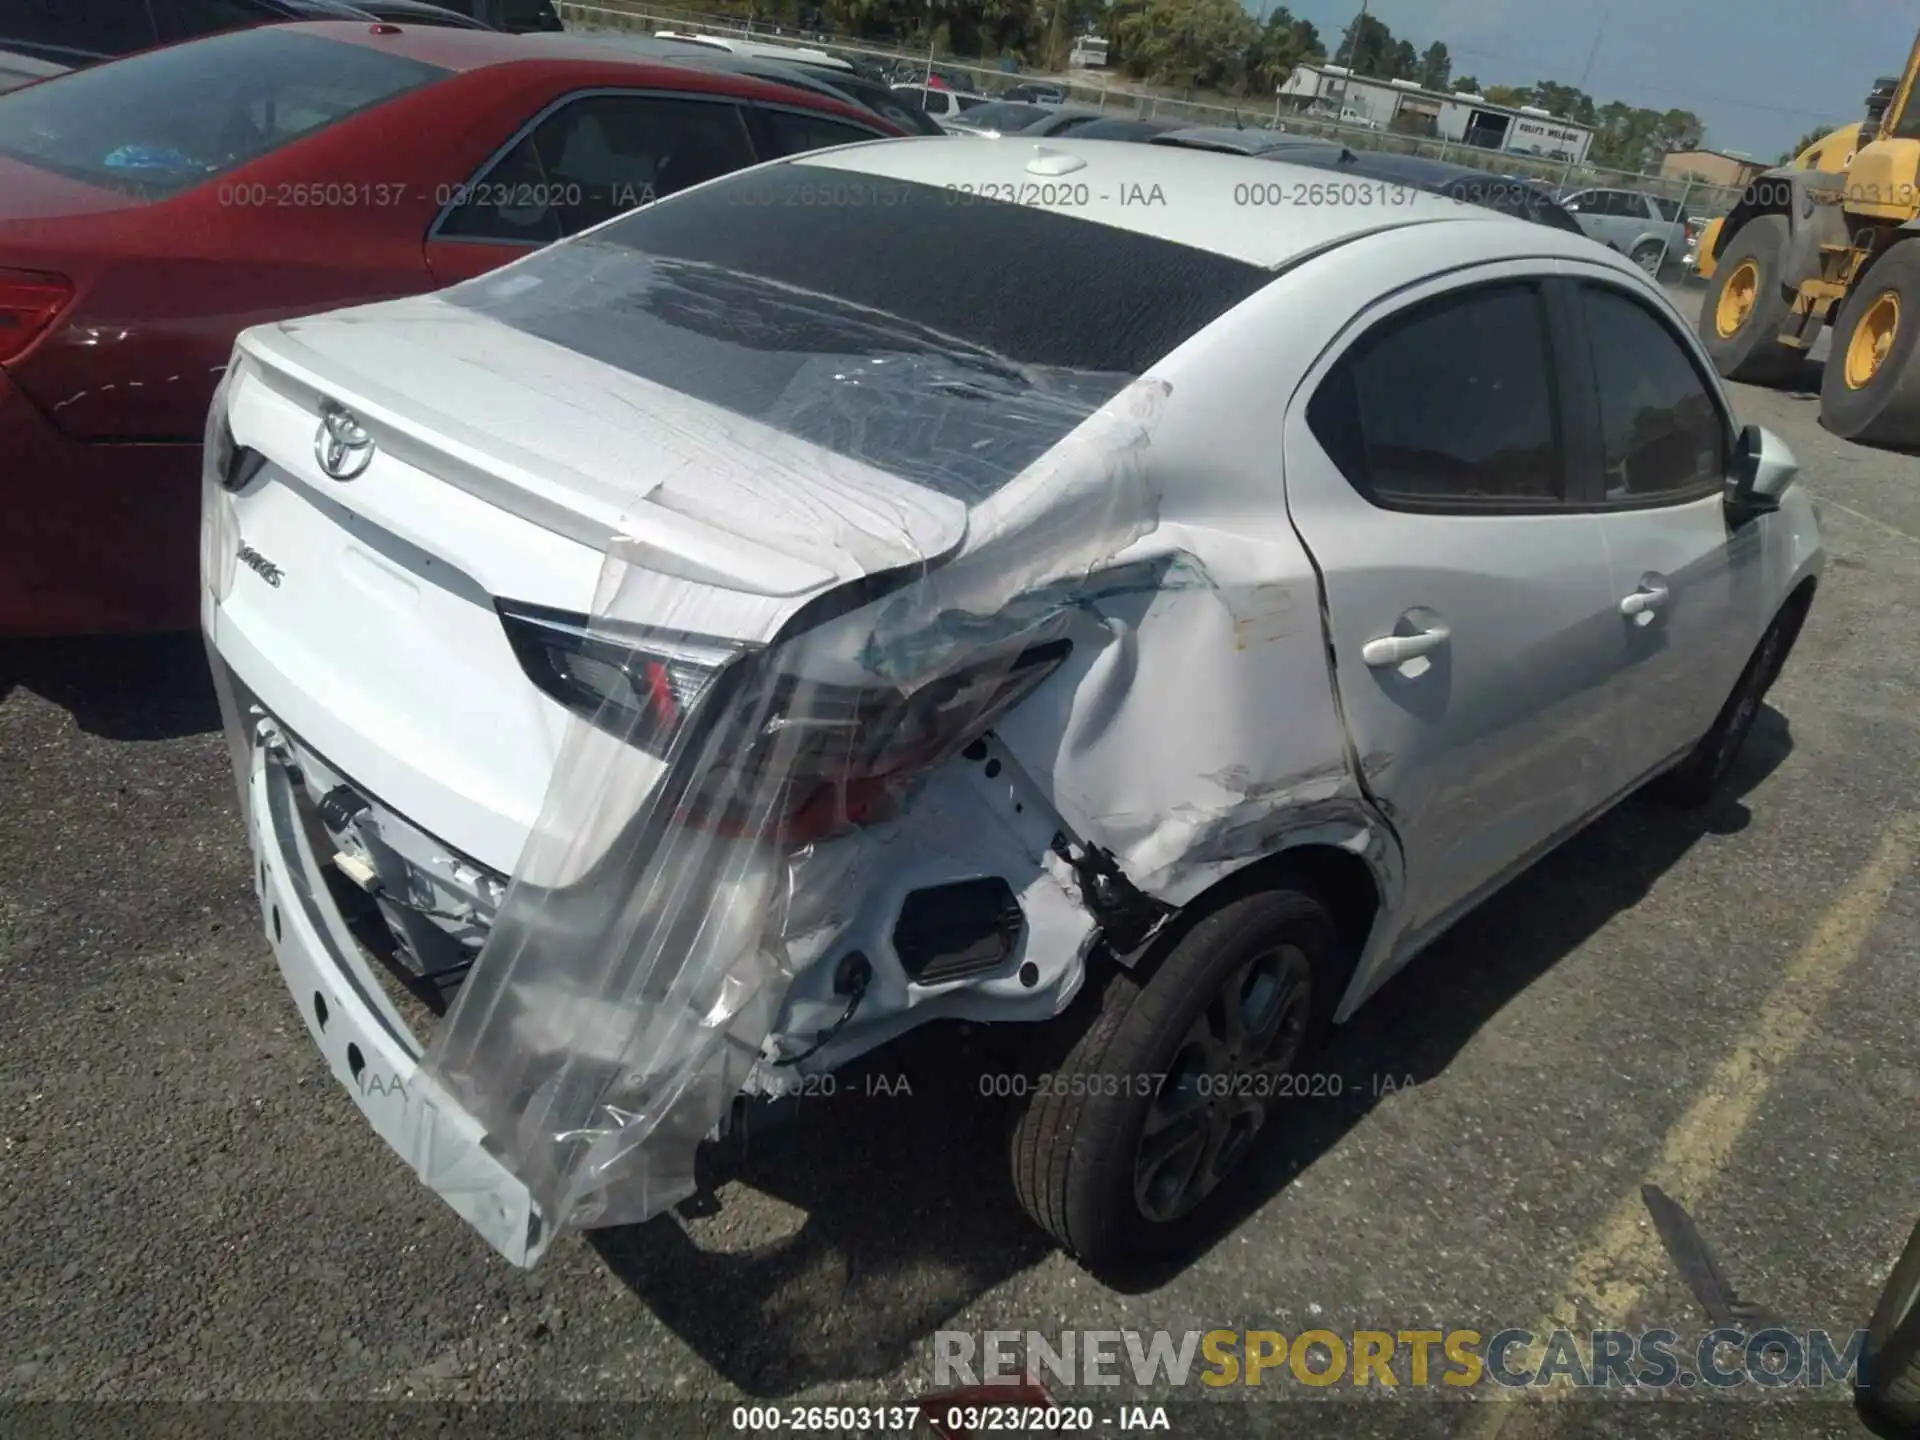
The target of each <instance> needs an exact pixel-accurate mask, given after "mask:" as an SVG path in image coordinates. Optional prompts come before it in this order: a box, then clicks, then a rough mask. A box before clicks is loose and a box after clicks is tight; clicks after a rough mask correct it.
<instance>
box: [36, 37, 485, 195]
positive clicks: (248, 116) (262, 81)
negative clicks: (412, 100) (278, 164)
mask: <svg viewBox="0 0 1920 1440" xmlns="http://www.w3.org/2000/svg"><path fill="white" fill-rule="evenodd" d="M446 73H447V72H446V71H444V70H442V69H440V68H439V67H438V66H434V65H425V64H421V63H420V62H419V61H416V60H407V59H403V58H402V57H400V56H398V55H389V54H384V53H382V52H381V51H378V50H373V49H370V48H368V47H366V46H363V45H353V44H345V43H342V42H340V41H337V40H327V39H322V38H321V37H320V36H317V35H307V34H302V33H300V32H298V31H290V30H281V29H277V28H268V29H253V30H240V31H235V32H232V33H230V34H226V35H214V36H209V37H208V38H206V39H203V40H196V41H193V42H191V43H189V44H185V45H175V46H170V47H167V48H165V49H161V50H152V51H148V52H147V53H145V54H142V55H134V56H130V57H129V58H127V59H125V60H118V61H115V62H113V63H112V64H108V65H101V66H97V67H94V68H92V69H86V70H77V71H75V72H73V73H72V74H70V75H63V76H61V77H59V78H58V79H56V80H51V81H48V82H47V83H45V84H41V85H33V86H29V87H27V88H26V89H23V90H15V91H13V92H11V93H9V94H6V95H0V155H6V156H8V157H10V158H12V159H15V160H24V161H26V162H27V163H28V164H29V165H37V166H39V167H40V168H41V169H44V170H52V171H54V172H56V173H57V174H61V175H65V176H67V177H69V178H70V179H74V180H81V181H84V182H86V183H87V184H90V185H101V186H105V187H106V188H108V189H112V190H121V191H126V192H129V193H132V194H137V195H143V196H146V197H149V198H152V199H163V198H165V197H166V196H169V195H174V194H177V193H179V192H181V191H183V190H187V189H189V188H191V187H192V186H194V185H197V184H199V183H201V182H202V181H204V180H206V179H208V178H209V177H211V176H215V175H220V174H222V173H224V172H226V171H228V170H232V169H234V168H235V167H237V166H240V165H244V164H246V163H247V162H248V161H250V160H257V159H259V158H260V157H261V156H262V155H265V154H267V153H269V152H270V151H273V150H277V149H279V148H280V147H281V146H282V145H286V144H290V143H291V142H293V141H295V140H298V139H299V138H301V137H302V136H304V135H311V134H313V133H314V132H316V131H318V130H321V129H323V128H324V127H326V126H328V125H331V124H333V123H334V122H335V121H337V120H340V119H343V118H344V117H346V116H348V115H351V114H353V113H354V112H355V111H357V110H364V109H366V108H367V107H368V106H370V105H378V104H379V103H381V102H382V101H384V100H390V99H392V98H393V97H394V96H396V95H400V94H403V93H405V92H406V91H408V90H412V89H415V88H417V87H418V86H421V85H425V84H428V83H429V82H431V81H433V80H437V79H439V78H440V77H441V76H443V75H445V74H446Z"/></svg>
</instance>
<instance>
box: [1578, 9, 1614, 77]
mask: <svg viewBox="0 0 1920 1440" xmlns="http://www.w3.org/2000/svg"><path fill="white" fill-rule="evenodd" d="M1612 13H1613V12H1612V11H1610V10H1602V11H1601V12H1600V28H1599V29H1597V30H1595V31H1594V32H1593V48H1592V49H1591V50H1589V51H1587V68H1586V69H1584V70H1582V71H1581V72H1580V84H1579V86H1578V87H1577V88H1578V89H1579V91H1580V93H1581V94H1583V95H1584V94H1586V93H1587V80H1588V77H1590V76H1591V75H1592V74H1593V62H1594V60H1595V59H1596V58H1597V57H1598V56H1599V54H1600V37H1601V36H1603V35H1605V34H1606V33H1607V17H1608V16H1609V15H1611V14H1612Z"/></svg>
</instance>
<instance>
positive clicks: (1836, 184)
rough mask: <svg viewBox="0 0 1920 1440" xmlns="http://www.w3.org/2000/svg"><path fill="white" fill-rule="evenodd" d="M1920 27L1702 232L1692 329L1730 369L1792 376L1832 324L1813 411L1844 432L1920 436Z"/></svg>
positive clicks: (1731, 374) (1864, 437)
mask: <svg viewBox="0 0 1920 1440" xmlns="http://www.w3.org/2000/svg"><path fill="white" fill-rule="evenodd" d="M1916 72H1920V38H1917V39H1916V40H1915V42H1914V48H1913V51H1912V52H1911V53H1910V54H1909V55H1908V57H1907V67H1906V71H1905V73H1904V74H1903V75H1901V76H1900V77H1899V78H1898V79H1897V80H1894V79H1887V80H1882V81H1880V82H1879V83H1878V84H1876V85H1875V86H1874V89H1873V93H1872V95H1870V96H1869V97H1868V100H1867V119H1866V120H1865V122H1864V123H1862V124H1860V125H1849V126H1845V127H1843V128H1841V129H1839V130H1836V131H1834V132H1833V133H1832V134H1830V135H1826V136H1823V137H1822V138H1821V139H1820V140H1818V141H1816V142H1815V143H1814V144H1813V145H1810V146H1809V147H1808V148H1807V149H1806V150H1804V151H1802V152H1801V153H1800V154H1799V155H1798V156H1796V157H1794V160H1793V162H1792V163H1791V164H1788V165H1783V166H1781V167H1779V168H1778V169H1775V170H1769V171H1767V172H1766V173H1765V174H1763V175H1761V176H1759V177H1758V178H1757V179H1756V180H1754V182H1753V183H1752V184H1751V185H1749V186H1748V187H1747V189H1746V191H1745V192H1744V193H1743V194H1742V195H1741V197H1740V200H1739V203H1738V204H1736V205H1735V206H1734V207H1733V210H1732V211H1731V212H1730V213H1729V214H1728V215H1727V216H1726V217H1725V218H1724V219H1723V220H1719V221H1716V222H1715V223H1714V224H1713V225H1712V226H1710V227H1709V228H1708V230H1707V231H1706V233H1705V234H1703V235H1702V236H1701V237H1700V245H1699V256H1700V264H1699V272H1700V274H1701V276H1702V277H1703V278H1705V279H1706V280H1707V290H1706V294H1705V296H1704V297H1703V301H1702V304H1701V307H1700V321H1699V333H1700V339H1701V341H1702V343H1703V344H1704V345H1705V346H1706V348H1707V351H1708V353H1709V354H1710V355H1712V357H1713V361H1714V365H1715V366H1716V368H1718V370H1719V371H1720V373H1721V374H1722V375H1724V376H1726V377H1727V378H1728V379H1730V380H1744V381H1748V382H1752V383H1758V384H1764V383H1767V382H1769V381H1777V380H1783V379H1786V378H1787V377H1789V376H1790V375H1792V374H1793V373H1794V372H1795V371H1796V370H1797V369H1798V368H1799V365H1800V362H1801V360H1802V359H1803V358H1804V357H1805V355H1806V353H1807V351H1808V350H1809V349H1810V348H1811V347H1812V345H1813V342H1814V341H1815V340H1816V339H1817V338H1819V335H1820V331H1821V327H1822V326H1826V325H1831V326H1832V327H1833V340H1832V346H1831V350H1830V352H1829V356H1828V359H1827V366H1826V373H1825V376H1824V377H1823V379H1822V381H1821V385H1820V419H1821V422H1822V423H1823V424H1824V425H1825V426H1826V427H1827V429H1829V430H1831V431H1832V432H1834V433H1835V434H1836V435H1840V436H1842V437H1844V438H1846V439H1849V440H1858V441H1862V442H1864V443H1867V444H1875V445H1916V444H1920V356H1916V354H1915V347H1916V344H1920V94H1916V93H1915V92H1916V85H1915V77H1916Z"/></svg>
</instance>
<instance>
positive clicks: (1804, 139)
mask: <svg viewBox="0 0 1920 1440" xmlns="http://www.w3.org/2000/svg"><path fill="white" fill-rule="evenodd" d="M1832 133H1833V131H1831V130H1826V129H1821V128H1819V127H1815V128H1814V129H1812V130H1809V131H1808V132H1807V133H1806V134H1804V135H1802V136H1801V137H1800V138H1799V139H1798V140H1796V141H1794V142H1793V148H1792V149H1791V150H1788V151H1787V152H1786V153H1785V154H1784V155H1782V156H1781V157H1780V158H1779V159H1778V160H1777V161H1775V162H1774V163H1775V164H1778V165H1787V164H1791V163H1792V161H1793V158H1794V157H1795V156H1796V155H1798V154H1799V153H1800V152H1801V151H1802V150H1805V149H1806V148H1807V147H1808V146H1809V145H1811V144H1813V143H1814V142H1815V141H1816V140H1824V139H1826V138H1827V136H1829V135H1831V134H1832Z"/></svg>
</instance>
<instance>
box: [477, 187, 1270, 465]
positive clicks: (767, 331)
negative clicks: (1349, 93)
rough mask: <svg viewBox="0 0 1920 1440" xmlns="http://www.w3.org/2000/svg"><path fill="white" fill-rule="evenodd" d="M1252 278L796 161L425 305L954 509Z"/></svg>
mask: <svg viewBox="0 0 1920 1440" xmlns="http://www.w3.org/2000/svg"><path fill="white" fill-rule="evenodd" d="M1272 278H1273V276H1272V273H1271V272H1270V271H1267V270H1263V269H1261V268H1260V267H1258V266H1255V265H1249V264H1245V263H1244V262H1241V261H1238V260H1233V259H1229V258H1227V257H1225V256H1220V255H1215V254H1213V253H1211V252H1209V251H1205V250H1198V249H1194V248H1192V247H1189V246H1186V245H1179V244H1175V243H1173V242H1171V241H1167V240H1161V239H1157V238H1154V237H1152V236H1147V235H1140V234H1136V233H1134V232H1131V231H1127V230H1122V229H1119V228H1117V227H1114V226H1109V225H1102V224H1098V223H1095V222H1093V221H1090V220H1083V219H1078V218H1076V217H1074V216H1072V215H1070V214H1067V213H1064V212H1061V211H1056V210H1047V209H1043V208H1041V207H1037V206H1028V205H1017V204H1012V203H1003V202H1001V201H996V200H980V199H976V198H974V197H971V196H960V195H956V194H954V193H952V192H949V191H947V190H944V189H942V188H940V187H938V186H932V185H921V184H915V183H911V182H907V181H900V180H892V179H887V178H884V177H881V176H876V175H864V174H856V173H851V172H847V171H842V170H836V169H831V168H829V167H826V166H818V165H808V164H805V163H794V164H787V165H780V166H774V167H770V168H763V169H760V170H757V171H748V172H744V173H741V174H738V175H734V176H729V177H728V178H726V179H724V180H719V181H715V182H714V183H712V184H710V185H705V186H702V187H701V188H699V189H698V190H694V191H690V192H688V193H687V194H685V195H681V196H676V197H674V198H672V199H670V200H665V201H662V202H660V203H658V204H655V205H649V206H646V207H644V208H642V209H639V210H636V211H634V212H632V213H631V214H629V215H627V216H624V217H623V218H621V219H619V220H615V221H613V222H611V223H609V224H607V225H604V226H602V227H600V228H599V229H597V230H594V231H592V232H591V233H589V234H587V235H584V236H581V237H579V238H577V239H575V240H571V241H567V242H564V243H562V244H559V245H555V246H551V247H549V248H548V249H546V250H544V251H541V252H540V253H538V254H536V255H533V256H530V257H529V258H527V259H526V260H524V261H522V262H520V263H519V264H517V265H514V266H512V267H510V268H509V269H508V270H505V271H503V272H501V273H500V274H498V275H494V276H483V277H481V278H480V279H478V280H474V281H470V282H468V283H466V284H464V285H459V286H456V287H454V288H453V289H451V290H448V291H445V292H443V297H442V298H444V299H445V300H446V301H447V302H448V303H450V304H454V305H459V306H462V307H464V308H467V309H471V310H475V311H479V312H481V313H483V314H486V315H489V316H491V317H493V318H494V319H496V320H499V321H501V322H503V323H505V324H507V325H509V326H511V327H513V328H514V329H516V330H520V331H523V332H525V333H527V334H531V335H537V336H540V337H541V338H542V339H545V340H549V341H552V342H553V343H554V344H557V345H562V346H565V347H566V348H567V349H569V350H573V351H576V352H578V353H580V354H583V355H590V356H592V357H593V358H594V359H596V360H599V361H602V362H604V363H605V364H608V365H611V366H614V367H615V368H617V369H619V370H623V371H625V372H627V373H628V374H631V375H637V376H640V377H642V378H644V379H647V380H650V381H653V382H655V383H656V384H660V385H664V386H666V387H668V388H669V389H673V390H677V391H679V392H681V393H683V394H686V395H689V396H692V397H694V398H696V399H699V400H702V401H705V402H707V403H709V404H712V405H717V406H720V407H722V408H724V409H727V410H730V411H733V412H735V413H736V414H741V415H745V416H748V417H750V418H752V419H755V420H758V421H761V422H762V423H765V424H768V425H771V426H773V427H774V428H776V429H779V430H783V431H785V432H786V433H788V434H791V435H795V436H797V437H799V438H801V439H804V440H808V441H810V442H812V443H814V444H817V445H821V446H824V447H825V448H827V449H829V450H833V451H835V452H837V453H840V454H843V455H850V456H854V457H856V458H858V459H860V460H862V461H864V462H866V463H867V464H870V465H874V466H876V467H877V468H879V469H882V470H886V471H888V472H890V473H892V474H895V475H899V476H902V477H904V478H906V479H910V480H914V481H917V482H919V483H920V484H923V485H926V486H929V487H930V488H932V489H935V490H939V491H940V492H942V493H943V494H948V495H953V496H956V497H958V498H961V499H965V500H973V499H978V498H982V497H984V496H985V495H988V494H991V493H992V492H993V491H995V490H997V489H999V488H1000V487H1001V486H1002V485H1004V484H1005V483H1006V482H1007V481H1008V480H1011V479H1012V478H1013V477H1014V476H1015V475H1017V474H1019V473H1020V471H1022V470H1024V469H1025V468H1026V467H1027V466H1028V465H1030V464H1032V463H1033V461H1035V460H1037V459H1038V458H1039V457H1040V456H1041V455H1043V454H1044V453H1045V452H1046V451H1047V450H1049V449H1051V448H1052V447H1053V446H1054V445H1055V444H1057V443H1058V442H1059V441H1060V440H1061V439H1062V438H1064V437H1065V436H1066V435H1067V433H1068V432H1069V431H1071V430H1073V429H1074V428H1076V427H1077V426H1078V425H1079V424H1080V422H1081V421H1082V420H1083V419H1085V418H1086V416H1087V415H1088V414H1089V413H1090V412H1091V411H1093V410H1094V409H1097V408H1098V407H1099V406H1100V405H1102V404H1103V403H1105V402H1106V401H1107V400H1108V399H1110V398H1112V397H1113V396H1114V395H1115V394H1117V393H1118V392H1119V391H1120V390H1121V389H1122V388H1123V387H1125V386H1126V385H1127V384H1128V383H1129V382H1130V381H1131V380H1133V379H1134V378H1135V377H1137V376H1139V375H1142V374H1144V373H1145V372H1146V370H1147V369H1148V367H1150V366H1151V365H1152V364H1153V363H1154V362H1155V361H1157V360H1159V359H1160V358H1161V357H1163V356H1165V355H1166V354H1167V353H1168V352H1169V351H1171V350H1173V349H1174V348H1175V347H1176V346H1178V345H1179V344H1180V343H1181V342H1182V341H1184V340H1186V339H1187V338H1188V337H1189V336H1191V335H1193V334H1194V333H1196V332H1197V331H1199V330H1200V329H1201V328H1203V327H1204V326H1206V325H1207V324H1208V323H1209V322H1211V321H1212V320H1214V319H1215V318H1216V317H1218V316H1219V315H1221V314H1224V313H1225V312H1226V311H1227V310H1229V309H1230V308H1232V307H1233V306H1234V305H1236V304H1238V303H1239V302H1240V301H1241V300H1243V299H1245V298H1246V297H1247V296H1249V295H1251V294H1252V293H1253V292H1254V291H1256V290H1258V289H1259V288H1260V287H1261V286H1263V285H1264V284H1266V283H1267V282H1268V281H1269V280H1271V279H1272Z"/></svg>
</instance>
